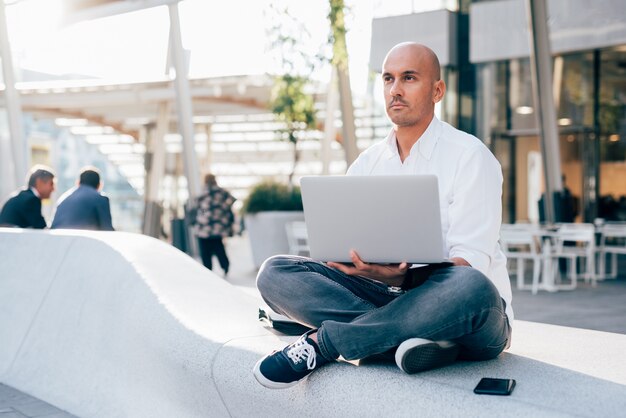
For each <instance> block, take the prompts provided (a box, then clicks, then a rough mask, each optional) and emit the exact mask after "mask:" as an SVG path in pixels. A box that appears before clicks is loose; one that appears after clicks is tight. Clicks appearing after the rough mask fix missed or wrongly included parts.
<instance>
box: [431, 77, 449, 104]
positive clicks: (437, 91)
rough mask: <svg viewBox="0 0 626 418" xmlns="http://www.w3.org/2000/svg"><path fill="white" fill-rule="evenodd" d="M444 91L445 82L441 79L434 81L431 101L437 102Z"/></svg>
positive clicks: (441, 97)
mask: <svg viewBox="0 0 626 418" xmlns="http://www.w3.org/2000/svg"><path fill="white" fill-rule="evenodd" d="M445 93H446V83H444V81H443V80H437V81H435V85H434V89H433V103H439V102H440V101H441V99H443V95H444V94H445Z"/></svg>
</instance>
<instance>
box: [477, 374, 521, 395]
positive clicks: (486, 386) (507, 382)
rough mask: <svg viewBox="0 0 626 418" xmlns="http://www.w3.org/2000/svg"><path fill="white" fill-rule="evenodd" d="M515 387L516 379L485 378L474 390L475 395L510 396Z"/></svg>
mask: <svg viewBox="0 0 626 418" xmlns="http://www.w3.org/2000/svg"><path fill="white" fill-rule="evenodd" d="M514 387H515V380H514V379H493V378H490V377H483V378H482V379H480V382H478V385H476V387H475V388H474V393H477V394H479V395H504V396H506V395H510V394H511V392H513V388H514Z"/></svg>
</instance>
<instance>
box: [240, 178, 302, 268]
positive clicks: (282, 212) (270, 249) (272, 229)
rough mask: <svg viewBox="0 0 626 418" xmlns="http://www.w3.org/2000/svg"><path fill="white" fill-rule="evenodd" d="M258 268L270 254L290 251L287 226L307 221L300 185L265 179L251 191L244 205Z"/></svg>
mask: <svg viewBox="0 0 626 418" xmlns="http://www.w3.org/2000/svg"><path fill="white" fill-rule="evenodd" d="M242 213H243V214H244V222H245V225H246V229H247V231H248V238H249V240H250V246H251V248H252V259H253V262H254V265H255V267H257V268H258V267H260V266H261V264H263V261H265V260H266V259H267V258H268V257H271V256H273V255H277V254H287V253H288V251H289V245H288V242H287V230H286V225H287V223H289V222H292V221H302V220H304V212H302V197H301V195H300V188H299V187H297V186H288V185H286V184H282V183H278V182H274V181H263V182H261V183H259V184H257V185H256V186H254V187H253V188H252V189H251V190H250V194H249V195H248V197H247V198H246V199H245V201H244V203H243V207H242Z"/></svg>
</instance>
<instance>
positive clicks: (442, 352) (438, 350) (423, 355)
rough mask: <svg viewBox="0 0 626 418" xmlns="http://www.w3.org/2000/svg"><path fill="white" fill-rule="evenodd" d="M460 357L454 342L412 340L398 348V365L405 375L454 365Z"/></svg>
mask: <svg viewBox="0 0 626 418" xmlns="http://www.w3.org/2000/svg"><path fill="white" fill-rule="evenodd" d="M458 355H459V346H458V345H457V344H455V343H453V342H450V341H439V342H435V341H431V340H426V339H424V338H411V339H408V340H406V341H404V342H403V343H402V344H400V346H398V349H397V350H396V364H397V365H398V367H399V368H400V369H401V370H403V371H404V372H405V373H408V374H413V373H418V372H423V371H426V370H432V369H437V368H439V367H443V366H447V365H449V364H452V363H454V361H455V360H456V359H457V357H458Z"/></svg>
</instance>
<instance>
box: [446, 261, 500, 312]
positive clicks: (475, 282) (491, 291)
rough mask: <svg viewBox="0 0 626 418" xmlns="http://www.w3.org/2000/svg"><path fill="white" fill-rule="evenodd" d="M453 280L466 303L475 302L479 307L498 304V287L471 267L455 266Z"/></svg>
mask: <svg viewBox="0 0 626 418" xmlns="http://www.w3.org/2000/svg"><path fill="white" fill-rule="evenodd" d="M452 278H453V280H455V281H456V283H457V285H458V286H459V289H460V293H461V295H459V296H461V297H462V298H464V299H466V303H469V304H476V305H477V306H479V307H482V308H484V307H485V306H490V305H491V306H493V305H496V306H499V305H500V304H501V297H500V293H499V292H498V289H496V287H495V285H494V284H493V282H492V281H491V280H489V279H488V278H487V276H485V275H484V274H483V273H481V272H480V271H479V270H477V269H475V268H473V267H455V268H454V274H453V275H452Z"/></svg>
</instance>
